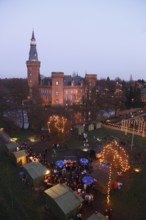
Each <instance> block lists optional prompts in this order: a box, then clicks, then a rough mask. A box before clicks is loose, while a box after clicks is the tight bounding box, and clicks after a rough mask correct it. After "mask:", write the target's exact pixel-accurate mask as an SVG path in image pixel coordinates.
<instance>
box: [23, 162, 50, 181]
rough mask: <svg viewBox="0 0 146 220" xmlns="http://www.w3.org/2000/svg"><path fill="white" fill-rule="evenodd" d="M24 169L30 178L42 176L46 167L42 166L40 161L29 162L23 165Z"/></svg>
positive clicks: (45, 171)
mask: <svg viewBox="0 0 146 220" xmlns="http://www.w3.org/2000/svg"><path fill="white" fill-rule="evenodd" d="M23 167H24V168H25V170H26V171H27V172H28V173H29V175H30V176H31V178H32V179H36V178H39V177H41V176H44V175H45V174H46V173H47V171H48V169H47V168H46V167H45V166H43V165H42V164H41V163H40V162H31V163H27V164H25V165H23Z"/></svg>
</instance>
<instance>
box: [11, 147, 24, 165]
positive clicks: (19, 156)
mask: <svg viewBox="0 0 146 220" xmlns="http://www.w3.org/2000/svg"><path fill="white" fill-rule="evenodd" d="M13 156H14V160H15V162H16V164H17V165H24V164H26V163H27V153H26V151H25V150H19V151H16V152H13Z"/></svg>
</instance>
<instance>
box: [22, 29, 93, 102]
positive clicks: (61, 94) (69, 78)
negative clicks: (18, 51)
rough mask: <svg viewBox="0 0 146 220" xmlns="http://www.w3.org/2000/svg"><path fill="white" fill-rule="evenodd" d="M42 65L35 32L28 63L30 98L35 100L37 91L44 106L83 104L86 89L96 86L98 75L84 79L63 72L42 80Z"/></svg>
mask: <svg viewBox="0 0 146 220" xmlns="http://www.w3.org/2000/svg"><path fill="white" fill-rule="evenodd" d="M40 64H41V62H40V61H39V60H38V54H37V49H36V39H35V36H34V31H33V32H32V38H31V43H30V51H29V59H28V60H27V61H26V65H27V79H28V87H29V97H30V99H33V98H34V97H33V96H34V91H36V90H37V91H38V92H39V95H40V97H41V100H42V103H43V104H44V105H72V104H81V103H82V99H83V97H84V96H85V94H86V92H85V91H86V89H85V87H86V86H87V85H88V88H89V90H90V89H91V88H92V87H94V86H95V85H96V82H97V75H96V74H85V77H84V78H83V77H81V76H78V75H75V74H74V75H65V74H64V73H63V72H52V73H51V76H50V77H45V78H42V77H41V75H40ZM89 93H90V92H89Z"/></svg>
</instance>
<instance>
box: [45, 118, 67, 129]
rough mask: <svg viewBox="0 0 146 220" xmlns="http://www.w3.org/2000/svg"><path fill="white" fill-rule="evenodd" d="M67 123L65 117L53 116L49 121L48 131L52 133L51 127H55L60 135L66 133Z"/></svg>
mask: <svg viewBox="0 0 146 220" xmlns="http://www.w3.org/2000/svg"><path fill="white" fill-rule="evenodd" d="M66 123H67V119H66V118H64V117H63V116H59V115H53V116H50V117H49V121H48V130H49V132H50V133H51V132H52V131H51V125H53V126H54V127H55V128H56V130H57V132H58V133H64V129H65V125H66Z"/></svg>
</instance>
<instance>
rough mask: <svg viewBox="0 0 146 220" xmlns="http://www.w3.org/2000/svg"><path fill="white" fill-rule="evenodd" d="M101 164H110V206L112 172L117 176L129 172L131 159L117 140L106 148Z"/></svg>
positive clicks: (108, 189)
mask: <svg viewBox="0 0 146 220" xmlns="http://www.w3.org/2000/svg"><path fill="white" fill-rule="evenodd" d="M100 163H106V164H109V179H108V186H107V205H109V204H110V190H111V179H112V171H113V170H114V172H116V173H117V174H119V173H120V174H122V173H125V172H126V171H128V170H129V168H130V166H129V158H128V155H127V154H126V151H125V150H124V148H123V147H121V146H120V145H119V144H118V142H117V141H116V140H114V141H112V142H111V143H109V144H107V145H105V146H104V148H103V150H102V152H101V159H100Z"/></svg>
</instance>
